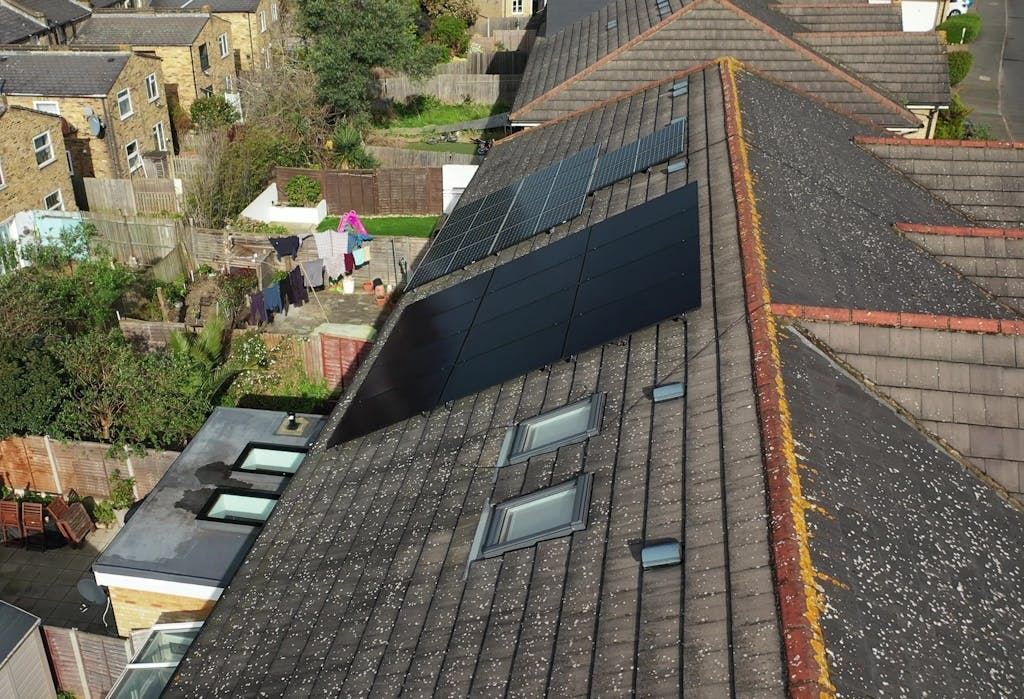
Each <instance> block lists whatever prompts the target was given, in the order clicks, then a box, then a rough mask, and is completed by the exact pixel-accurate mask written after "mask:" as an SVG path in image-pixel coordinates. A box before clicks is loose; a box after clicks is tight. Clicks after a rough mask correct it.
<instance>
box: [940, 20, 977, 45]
mask: <svg viewBox="0 0 1024 699" xmlns="http://www.w3.org/2000/svg"><path fill="white" fill-rule="evenodd" d="M936 29H938V30H939V31H943V32H946V41H948V42H949V43H951V44H969V43H971V42H972V41H974V40H975V39H977V38H978V35H979V34H981V16H980V15H973V14H965V15H955V16H953V17H950V18H949V19H947V20H946V21H945V22H943V23H942V24H940V25H939V26H937V27H936Z"/></svg>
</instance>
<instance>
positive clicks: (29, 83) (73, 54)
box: [0, 49, 131, 97]
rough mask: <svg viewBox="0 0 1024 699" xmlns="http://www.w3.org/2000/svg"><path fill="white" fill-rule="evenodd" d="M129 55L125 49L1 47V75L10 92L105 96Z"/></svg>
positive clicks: (53, 95) (63, 95)
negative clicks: (18, 48) (81, 49)
mask: <svg viewBox="0 0 1024 699" xmlns="http://www.w3.org/2000/svg"><path fill="white" fill-rule="evenodd" d="M130 57H131V53H129V52H127V51H117V52H114V51H47V50H43V51H4V50H2V49H0V79H2V80H3V81H4V92H6V93H7V94H9V95H40V96H43V97H87V96H106V95H107V94H108V93H109V92H110V89H111V88H112V87H113V86H114V83H115V82H116V81H117V78H118V76H119V75H121V71H122V70H124V67H125V65H127V63H128V59H129V58H130Z"/></svg>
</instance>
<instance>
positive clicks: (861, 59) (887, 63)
mask: <svg viewBox="0 0 1024 699" xmlns="http://www.w3.org/2000/svg"><path fill="white" fill-rule="evenodd" d="M797 38H799V40H800V41H802V42H803V43H805V44H807V45H808V46H810V47H811V48H813V49H814V50H816V51H818V52H819V53H821V54H823V55H825V56H828V57H829V58H831V59H832V60H834V61H835V62H836V63H838V64H839V65H841V66H843V67H844V68H847V69H849V70H851V71H853V72H854V73H855V74H857V75H860V76H861V77H863V78H865V79H866V80H869V81H871V83H872V84H875V85H879V86H881V87H883V88H885V89H886V90H888V91H889V92H891V93H892V94H894V95H898V96H899V97H900V98H901V99H902V100H903V101H904V104H907V105H916V106H934V105H948V104H949V99H950V91H949V64H948V61H947V58H946V45H945V40H944V39H943V38H942V35H940V34H939V33H938V32H904V31H900V30H896V31H891V32H863V31H858V32H848V33H824V32H818V33H807V34H799V35H798V36H797Z"/></svg>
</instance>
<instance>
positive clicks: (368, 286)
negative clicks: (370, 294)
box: [363, 282, 373, 291]
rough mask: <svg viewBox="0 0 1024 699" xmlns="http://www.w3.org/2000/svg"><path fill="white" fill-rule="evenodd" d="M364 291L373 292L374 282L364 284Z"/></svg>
mask: <svg viewBox="0 0 1024 699" xmlns="http://www.w3.org/2000/svg"><path fill="white" fill-rule="evenodd" d="M363 290H364V291H373V282H363Z"/></svg>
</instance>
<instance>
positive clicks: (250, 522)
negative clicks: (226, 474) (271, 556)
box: [196, 488, 278, 527]
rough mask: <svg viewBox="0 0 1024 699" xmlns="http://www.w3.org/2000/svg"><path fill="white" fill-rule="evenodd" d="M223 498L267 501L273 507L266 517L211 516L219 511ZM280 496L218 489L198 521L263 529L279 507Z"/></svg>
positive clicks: (233, 489)
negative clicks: (271, 502) (271, 503)
mask: <svg viewBox="0 0 1024 699" xmlns="http://www.w3.org/2000/svg"><path fill="white" fill-rule="evenodd" d="M221 498H240V499H242V500H266V501H273V503H274V504H273V505H271V506H270V508H269V509H268V510H267V513H266V516H265V517H258V516H256V517H245V516H244V515H234V514H211V513H212V512H214V511H215V510H216V509H217V505H218V503H219V502H220V499H221ZM277 500H278V495H277V494H276V493H271V492H263V491H258V490H239V489H236V488H217V489H216V490H214V491H213V495H211V496H210V499H209V500H207V501H206V505H204V506H203V509H202V510H200V512H199V514H198V515H196V519H199V520H211V521H215V522H230V523H232V524H242V525H245V526H250V527H262V526H263V525H264V524H265V523H266V521H267V520H268V519H270V516H271V515H272V514H273V513H274V508H275V507H277Z"/></svg>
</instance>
